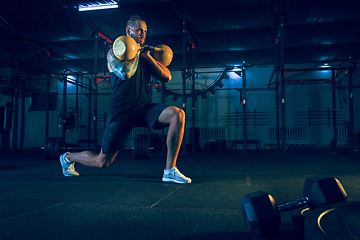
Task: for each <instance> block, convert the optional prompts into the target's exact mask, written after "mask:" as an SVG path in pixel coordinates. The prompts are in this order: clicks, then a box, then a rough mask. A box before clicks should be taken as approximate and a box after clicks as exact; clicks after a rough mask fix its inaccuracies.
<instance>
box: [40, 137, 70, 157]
mask: <svg viewBox="0 0 360 240" xmlns="http://www.w3.org/2000/svg"><path fill="white" fill-rule="evenodd" d="M64 149H65V148H64V141H63V140H62V138H61V137H48V138H46V140H45V147H44V152H45V159H57V158H59V157H60V155H61V154H62V152H61V150H64Z"/></svg>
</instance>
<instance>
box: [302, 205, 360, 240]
mask: <svg viewBox="0 0 360 240" xmlns="http://www.w3.org/2000/svg"><path fill="white" fill-rule="evenodd" d="M304 239H305V240H329V239H336V240H342V239H358V240H359V239H360V202H359V201H355V202H345V203H338V204H332V205H329V206H322V207H319V208H317V209H315V210H314V211H311V212H310V213H309V214H308V215H307V216H306V218H305V222H304Z"/></svg>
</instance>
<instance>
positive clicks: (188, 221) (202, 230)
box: [0, 150, 360, 240]
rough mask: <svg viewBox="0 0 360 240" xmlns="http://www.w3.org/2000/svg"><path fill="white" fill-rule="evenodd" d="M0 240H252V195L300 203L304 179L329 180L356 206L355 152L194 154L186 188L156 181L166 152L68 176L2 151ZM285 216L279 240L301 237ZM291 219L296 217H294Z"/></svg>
mask: <svg viewBox="0 0 360 240" xmlns="http://www.w3.org/2000/svg"><path fill="white" fill-rule="evenodd" d="M0 153H1V159H0V172H1V174H0V181H1V185H0V239H2V240H5V239H35V238H36V239H157V240H159V239H173V240H175V239H181V240H190V239H210V240H212V239H216V240H219V239H241V240H243V239H251V236H250V234H249V233H248V232H247V230H246V228H245V224H244V221H243V217H242V213H241V210H240V202H241V200H242V197H243V196H244V195H245V194H247V193H251V192H255V191H259V190H262V191H264V192H267V193H269V194H271V195H272V196H273V197H274V198H275V200H276V202H277V203H278V204H280V203H282V202H286V201H289V200H294V199H296V198H300V197H302V187H303V184H304V181H305V179H306V178H308V177H312V176H319V175H327V176H333V177H336V178H338V179H339V180H340V182H341V183H342V184H343V186H344V188H345V190H346V192H347V194H348V198H347V201H359V200H360V191H359V189H360V175H359V173H360V161H359V160H360V157H359V154H355V155H352V156H351V155H350V154H342V155H341V154H339V155H330V154H329V153H328V152H289V153H286V154H279V153H276V152H269V151H261V152H252V151H248V153H247V155H244V154H243V152H242V151H241V150H232V151H199V152H195V153H192V152H189V153H181V154H180V156H179V160H178V168H179V170H180V171H181V172H182V173H183V174H184V175H186V176H188V177H190V178H192V181H193V182H192V183H191V184H188V185H177V184H171V183H163V182H162V181H161V177H162V173H163V168H164V167H165V154H164V153H151V154H150V158H149V159H141V160H134V159H133V158H132V152H131V151H130V150H124V151H122V152H120V154H119V155H118V157H117V159H116V160H115V162H114V163H113V164H111V165H110V166H109V167H108V168H105V169H98V168H89V167H85V166H82V165H80V164H75V168H76V170H77V171H78V172H79V173H80V177H77V178H66V177H63V175H62V172H61V167H60V163H59V161H58V160H45V159H44V157H43V153H42V152H39V151H30V150H29V151H22V152H16V153H13V152H8V151H2V152H0ZM298 211H299V210H293V211H291V212H283V213H281V216H282V223H283V225H282V228H281V234H280V237H279V239H301V237H300V235H299V234H297V233H294V232H292V229H291V214H294V212H298ZM295 214H296V213H295Z"/></svg>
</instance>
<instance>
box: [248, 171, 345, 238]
mask: <svg viewBox="0 0 360 240" xmlns="http://www.w3.org/2000/svg"><path fill="white" fill-rule="evenodd" d="M303 195H304V197H303V198H299V199H296V200H294V201H290V202H286V203H282V204H279V205H276V202H275V200H274V198H273V197H272V196H271V195H270V194H267V193H265V192H263V191H258V192H254V193H250V194H246V195H245V196H244V197H243V199H242V201H241V211H242V214H243V218H244V221H245V224H246V228H247V229H248V231H249V232H250V233H251V235H252V237H253V238H255V239H258V238H270V239H271V238H276V237H277V236H278V233H279V229H280V226H281V214H280V212H284V211H290V210H293V209H297V208H300V207H302V206H304V205H308V206H310V208H311V209H314V208H317V207H319V206H323V205H327V204H333V203H340V202H344V201H345V200H346V197H347V194H346V192H345V190H344V188H343V186H342V184H341V183H340V181H339V180H337V179H336V178H334V177H312V178H308V179H306V180H305V183H304V187H303Z"/></svg>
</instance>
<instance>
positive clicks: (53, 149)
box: [42, 137, 149, 160]
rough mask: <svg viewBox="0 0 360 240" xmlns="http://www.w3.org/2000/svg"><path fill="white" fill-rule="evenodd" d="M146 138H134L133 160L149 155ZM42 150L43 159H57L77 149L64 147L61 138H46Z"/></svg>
mask: <svg viewBox="0 0 360 240" xmlns="http://www.w3.org/2000/svg"><path fill="white" fill-rule="evenodd" d="M148 142H149V141H148V139H147V137H136V138H135V139H134V154H133V155H134V159H146V158H148V155H149V143H148ZM42 149H44V154H45V159H49V160H50V159H58V158H59V157H60V155H61V154H63V153H64V152H66V151H68V150H72V149H77V150H79V149H80V148H75V147H65V143H64V141H63V139H62V138H61V137H48V138H46V140H45V146H44V147H42Z"/></svg>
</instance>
